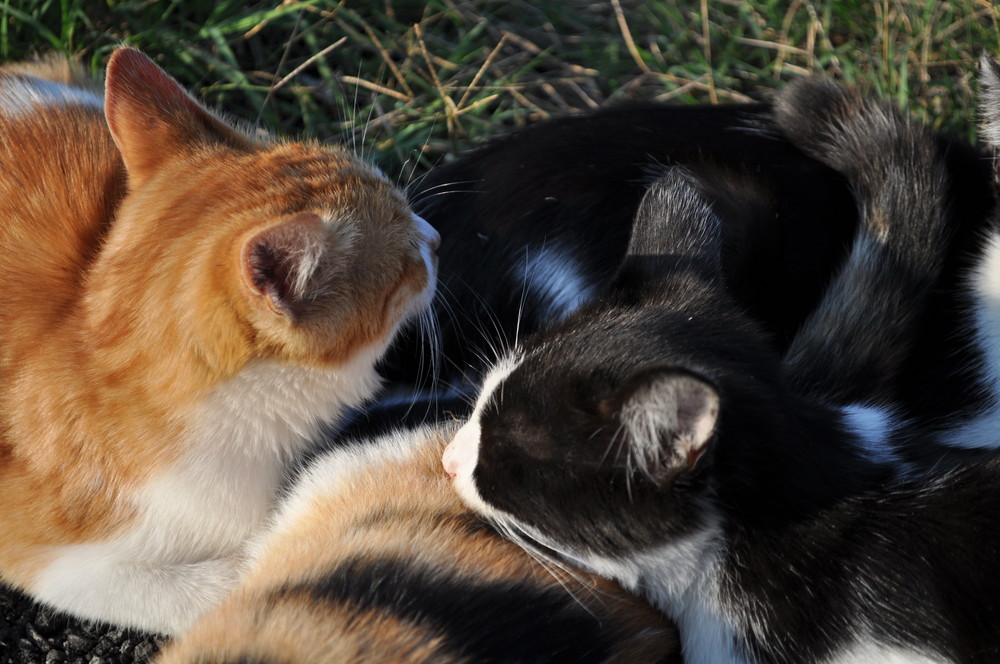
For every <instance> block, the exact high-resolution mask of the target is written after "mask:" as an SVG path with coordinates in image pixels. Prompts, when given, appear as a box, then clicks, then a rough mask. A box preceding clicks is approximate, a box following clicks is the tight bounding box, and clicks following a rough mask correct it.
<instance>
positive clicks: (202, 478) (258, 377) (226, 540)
mask: <svg viewBox="0 0 1000 664" xmlns="http://www.w3.org/2000/svg"><path fill="white" fill-rule="evenodd" d="M374 355H375V353H374V352H373V353H372V356H371V357H361V358H357V359H356V360H355V361H354V362H353V363H351V364H350V365H347V366H345V367H340V368H337V369H328V370H318V369H307V368H301V367H290V366H283V365H278V364H276V363H258V364H256V365H253V366H251V367H249V368H248V369H246V370H244V371H243V372H242V373H241V374H240V375H238V376H237V377H235V378H234V379H233V380H231V381H229V382H227V383H225V384H223V385H221V386H219V387H218V388H216V389H215V390H214V391H213V392H212V393H211V394H210V395H209V396H208V397H207V398H206V399H205V400H204V402H203V403H202V404H201V406H200V407H199V408H198V409H197V410H196V412H195V413H194V414H193V416H191V418H190V422H189V424H188V426H187V436H186V440H184V441H179V446H180V447H181V449H183V452H182V453H181V455H180V457H179V458H178V459H177V460H176V461H175V462H174V463H172V464H171V465H170V466H169V467H166V468H164V469H162V470H159V471H158V472H153V473H152V474H151V477H150V479H149V480H148V481H147V482H146V483H145V484H143V485H142V486H140V487H137V489H136V490H135V491H134V492H133V493H132V494H131V495H130V496H125V497H123V498H126V499H128V500H129V501H130V502H131V503H132V505H133V506H134V507H135V509H136V511H137V513H138V516H137V518H136V519H135V521H134V522H133V523H132V525H131V526H130V527H128V528H127V529H126V530H125V531H123V532H121V533H119V534H118V535H117V536H116V537H114V538H113V539H111V540H107V541H102V542H92V543H86V544H78V545H72V546H67V547H62V548H61V549H59V550H58V551H56V552H54V555H53V558H52V562H50V563H49V564H48V565H47V566H46V567H44V568H43V569H42V571H41V573H40V574H39V575H38V577H37V578H36V581H35V583H34V584H33V586H32V587H31V589H30V590H31V592H32V594H34V595H35V596H36V597H37V598H39V599H40V600H42V601H46V602H49V603H51V604H53V605H54V606H57V607H59V608H61V609H64V610H69V611H71V612H73V613H76V614H77V615H82V616H84V617H88V618H94V619H98V620H105V621H110V622H115V623H119V624H123V625H131V626H134V627H139V628H142V629H147V630H152V631H158V632H163V633H168V634H175V633H178V632H180V631H182V630H183V629H184V628H186V627H187V626H188V625H189V624H190V623H191V621H193V620H194V619H195V618H197V616H198V615H200V614H201V613H202V612H204V611H205V610H207V609H208V608H210V607H211V606H212V605H214V604H215V603H216V602H217V601H219V600H220V599H221V598H222V596H223V595H224V594H225V592H226V591H227V590H228V589H229V588H231V587H232V586H233V585H234V584H235V582H236V579H237V576H238V574H239V571H240V568H241V566H242V564H243V557H244V553H245V552H244V548H245V546H246V543H247V541H248V540H249V539H250V538H252V537H253V536H254V535H255V534H256V533H257V532H258V530H259V529H260V528H261V527H262V526H263V524H264V523H265V521H266V519H267V516H268V513H269V512H270V510H271V508H272V506H273V501H274V497H275V492H276V491H277V487H278V485H279V482H280V481H281V479H282V475H283V472H284V468H285V464H286V462H287V460H288V458H289V456H290V455H291V454H294V453H295V452H296V451H299V450H301V449H302V448H303V447H304V446H305V445H307V444H308V443H309V441H310V440H312V439H313V438H314V437H315V436H316V434H317V433H318V430H319V427H320V426H321V425H322V423H323V422H324V421H327V420H330V419H333V418H335V417H337V416H338V415H339V414H340V413H341V411H342V410H343V408H344V407H345V406H351V405H357V404H358V403H360V402H361V401H363V400H364V399H365V398H366V397H367V396H368V395H370V394H371V393H372V392H373V391H374V389H375V387H376V386H377V380H378V379H377V376H376V374H375V372H374V371H373V369H372V364H373V362H374Z"/></svg>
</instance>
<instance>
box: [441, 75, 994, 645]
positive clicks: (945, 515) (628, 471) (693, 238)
mask: <svg viewBox="0 0 1000 664" xmlns="http://www.w3.org/2000/svg"><path fill="white" fill-rule="evenodd" d="M991 71H992V72H993V74H994V75H995V74H996V70H995V69H993V70H991ZM987 78H988V80H991V81H993V83H994V86H993V87H992V88H991V90H990V92H988V93H987V94H988V95H989V97H988V98H989V99H998V98H1000V97H998V94H1000V93H998V92H997V88H996V86H995V81H996V80H998V79H989V74H988V75H987ZM817 99H820V100H823V103H822V104H816V103H815V102H816V100H817ZM783 103H784V104H785V106H784V108H783V110H779V113H778V117H779V120H780V119H781V118H782V117H783V118H784V122H785V126H786V127H787V128H788V129H789V132H790V135H791V136H792V137H793V139H794V140H796V141H798V142H800V144H804V145H808V146H811V147H812V149H813V152H814V153H815V154H833V155H835V156H834V157H832V158H833V159H836V158H837V157H836V155H840V156H849V154H850V152H849V151H853V154H854V155H855V156H856V159H855V160H849V159H844V160H843V161H842V163H841V166H842V167H844V170H845V173H846V175H847V177H848V179H849V180H850V181H851V182H852V185H853V186H854V189H855V191H856V193H857V194H858V195H859V199H860V200H859V209H860V212H861V225H862V229H863V230H862V232H861V233H860V234H859V236H858V239H857V240H856V242H855V252H854V253H853V254H852V260H854V261H856V262H859V264H861V265H862V266H863V265H864V263H865V260H866V257H872V256H877V255H881V256H882V257H884V256H885V255H886V254H885V253H884V252H883V253H880V251H879V250H878V246H877V245H878V243H879V242H882V241H884V242H886V243H888V244H893V245H894V246H898V247H901V248H905V247H906V246H907V243H912V242H914V241H917V240H919V241H920V242H924V241H927V242H933V241H934V239H935V238H940V237H942V236H943V235H946V232H945V231H943V230H942V228H941V225H942V224H945V223H947V222H946V219H945V218H946V217H947V216H948V214H949V213H950V211H948V210H946V209H945V207H944V206H945V205H946V204H947V203H946V199H947V196H946V194H945V190H946V189H947V188H948V186H949V184H948V168H947V163H946V162H947V160H946V159H943V158H942V155H941V152H940V151H939V150H938V149H937V148H936V146H935V143H936V141H935V138H934V137H933V136H932V135H930V134H929V133H928V132H927V131H926V129H924V128H921V127H920V126H918V125H915V124H911V123H909V122H907V121H906V120H905V119H902V118H900V117H899V116H898V115H896V114H895V113H893V112H892V111H891V110H890V109H886V108H885V107H882V106H880V105H877V104H873V103H870V102H866V101H864V100H861V99H860V98H859V97H857V96H854V95H852V94H849V93H845V92H843V91H840V90H839V89H837V88H835V87H832V86H830V85H829V84H823V83H816V82H810V83H805V84H803V85H800V86H795V87H793V88H792V89H791V91H790V92H788V93H787V94H786V96H785V101H784V102H783ZM991 103H993V104H994V105H996V101H993V102H991ZM795 117H800V118H808V119H809V123H808V124H806V123H804V122H792V120H793V119H794V118H795ZM995 122H996V123H997V124H995V125H993V126H994V127H1000V119H996V120H995ZM800 129H801V130H802V131H801V132H800V131H798V130H800ZM851 162H852V163H851ZM900 178H902V179H900ZM900 182H912V183H920V184H919V187H916V188H914V187H907V186H900V184H899V183H900ZM719 226H720V221H719V218H718V217H717V216H716V214H715V213H714V212H713V211H712V209H711V208H710V207H709V206H708V204H707V203H706V202H705V201H704V199H703V197H702V196H701V195H700V193H699V192H698V191H697V189H696V187H695V186H694V185H693V183H692V179H691V177H690V175H688V174H686V173H684V172H682V171H672V172H670V173H668V175H667V177H666V178H664V179H661V180H660V181H659V182H658V183H657V184H656V185H655V186H654V187H653V188H652V189H651V190H650V191H649V192H648V193H647V195H646V197H645V199H644V201H643V204H642V206H641V208H640V211H639V214H638V217H637V221H636V225H635V228H634V230H633V237H632V239H631V241H630V244H629V249H628V253H627V255H626V258H625V260H624V262H623V263H622V265H621V267H620V269H619V271H618V274H617V276H616V278H615V280H614V282H613V284H612V286H611V287H610V288H609V290H608V292H607V293H606V294H605V295H603V296H602V297H601V298H600V299H599V300H597V301H595V302H594V303H592V304H590V305H588V306H585V307H583V308H581V309H580V310H579V311H578V312H576V313H575V314H573V315H572V316H570V317H568V318H566V319H565V320H564V321H563V322H562V323H560V324H558V325H555V326H553V327H552V328H550V329H548V330H546V331H545V332H543V333H541V334H538V335H535V336H533V337H531V338H529V339H526V340H525V341H524V343H523V344H522V345H521V346H520V348H518V349H516V350H515V351H514V352H513V353H511V354H509V355H508V356H507V357H506V358H505V359H504V360H502V361H501V362H500V363H499V364H498V365H497V366H496V367H495V368H494V369H493V371H492V372H491V373H490V374H489V375H488V377H487V379H486V381H485V384H484V387H483V390H482V393H481V395H480V398H479V400H478V402H477V404H476V407H475V410H474V412H473V414H472V417H471V419H470V420H469V422H468V424H466V425H465V426H464V427H463V428H462V430H461V431H460V432H459V433H458V435H457V436H456V437H455V439H454V440H453V442H452V443H451V445H450V446H449V448H448V450H447V451H446V453H445V455H444V459H443V463H444V466H445V469H446V471H447V472H448V473H449V474H450V475H452V476H453V477H454V485H455V487H456V489H457V490H458V492H459V494H460V495H461V496H462V497H463V499H464V500H465V501H466V502H467V503H468V504H469V505H470V506H471V507H473V508H474V509H476V510H477V511H478V512H480V513H481V514H483V515H484V516H486V517H488V518H490V519H491V520H492V521H494V522H495V523H497V524H499V525H500V527H501V528H502V529H504V530H505V531H506V532H508V533H510V534H511V535H512V536H513V537H515V538H517V539H519V540H520V541H521V542H522V543H523V544H524V545H525V546H527V547H529V548H531V549H534V550H536V551H538V552H541V553H545V554H547V555H550V556H554V557H557V558H563V559H567V560H571V561H573V562H574V563H576V564H579V565H581V566H583V567H585V568H588V569H590V570H592V571H595V572H597V573H599V574H602V575H604V576H607V577H610V578H613V579H615V580H617V581H619V582H620V583H621V584H622V585H624V586H625V587H627V588H630V589H632V590H633V591H635V592H638V593H641V594H643V595H645V596H646V597H647V598H648V599H649V600H650V601H651V602H653V603H654V604H655V605H656V606H658V607H659V608H660V609H661V610H663V611H664V612H665V613H666V614H667V615H668V616H670V617H672V618H673V619H675V620H676V621H677V623H678V625H679V627H680V629H681V635H682V641H683V650H684V657H685V661H687V662H689V664H698V663H702V662H703V663H706V664H708V663H712V664H722V663H729V662H732V663H736V662H739V663H760V664H763V663H777V662H781V663H789V664H791V663H796V664H799V663H810V662H815V663H824V664H848V663H850V664H855V663H861V662H889V663H892V664H903V663H907V664H932V663H934V664H937V663H943V662H994V661H997V660H998V658H1000V575H997V574H996V573H995V571H994V567H995V565H996V563H997V551H1000V455H998V454H997V453H992V452H984V453H982V455H981V458H979V459H978V461H977V462H976V463H963V461H965V460H966V459H965V457H964V456H963V455H959V454H950V453H949V450H948V449H946V448H942V447H940V446H939V445H938V443H939V442H941V438H940V436H939V435H937V434H936V432H931V433H926V434H920V433H919V431H917V430H915V429H912V428H906V427H903V426H902V425H900V424H899V423H898V422H897V421H896V420H895V419H894V418H893V417H892V414H891V413H890V412H888V411H883V410H879V409H877V408H872V407H871V406H870V404H867V403H866V404H864V405H863V406H856V405H854V404H851V403H846V402H847V401H849V399H848V397H849V396H850V395H849V394H847V393H842V392H841V391H840V387H841V385H840V384H838V383H832V384H830V387H829V389H830V392H829V393H828V394H809V395H805V396H804V395H803V394H802V393H801V392H802V390H801V389H800V387H799V386H800V385H808V383H809V380H811V378H812V377H817V378H819V379H820V380H822V379H823V377H824V376H826V375H828V372H829V371H830V367H829V366H827V365H825V364H824V363H822V362H811V361H805V360H798V359H796V352H795V347H794V344H793V348H792V352H791V353H790V354H789V357H788V361H787V364H786V363H783V362H782V359H781V358H780V356H779V355H778V354H777V353H775V351H774V350H773V348H772V347H771V345H770V344H769V342H768V340H767V336H766V335H765V334H763V333H762V332H761V330H760V328H759V326H758V325H757V324H755V322H754V321H753V320H752V319H751V318H750V317H749V316H748V315H747V314H745V313H744V312H743V311H742V310H741V308H740V307H739V306H738V304H737V303H736V301H735V299H734V298H733V297H732V294H731V293H730V289H729V288H728V287H727V286H726V284H725V278H724V273H723V271H722V269H721V268H720V255H721V250H720V241H719ZM900 227H901V228H904V229H906V230H905V231H904V232H899V228H900ZM897 243H898V244H897ZM942 244H947V243H942ZM991 244H992V242H988V243H987V246H989V245H991ZM997 244H998V246H1000V242H998V243H997ZM861 245H866V246H867V247H868V251H863V250H859V249H858V247H859V246H861ZM942 251H944V247H942ZM998 251H1000V250H998ZM891 253H892V252H891V251H890V252H889V254H891ZM989 253H990V252H989V251H987V252H986V258H987V259H988V258H989ZM932 254H933V249H932V250H931V255H932ZM898 255H899V254H897V256H898ZM998 255H1000V254H998ZM932 257H933V256H932ZM910 258H911V259H912V258H914V255H912V254H911V255H910ZM937 260H938V262H936V263H934V264H932V265H931V266H930V271H931V272H934V270H940V271H945V270H946V269H948V268H947V265H946V263H947V260H948V258H947V257H944V258H941V257H940V256H938V257H937ZM987 263H988V260H987ZM935 266H936V267H935ZM942 266H944V267H942ZM849 269H851V263H850V262H849V263H848V266H847V268H845V273H844V274H842V275H841V277H840V278H839V281H836V282H834V288H845V287H846V285H848V284H849V283H850V277H849V275H847V274H846V270H849ZM977 274H980V275H982V278H980V279H979V280H978V281H974V284H976V285H982V286H984V287H985V285H986V284H987V283H990V282H993V283H1000V278H997V279H991V276H990V275H991V274H992V275H994V276H996V272H995V271H993V272H990V270H989V268H988V267H983V268H982V269H981V270H980V272H978V273H977ZM878 278H882V279H884V278H888V279H900V280H903V281H906V282H907V283H908V284H909V285H907V284H890V285H891V286H892V289H893V290H892V292H893V293H896V294H900V293H906V292H908V290H907V289H908V288H911V287H912V289H913V290H912V292H913V293H915V295H916V297H917V298H918V299H920V300H925V299H927V298H931V297H932V295H933V290H934V289H933V287H931V288H928V287H927V283H924V282H922V281H921V279H922V276H921V275H912V274H909V273H907V272H905V271H903V272H889V273H884V274H882V276H881V277H878ZM933 282H934V278H933V276H932V278H931V279H930V282H929V283H933ZM978 296H979V293H977V297H978ZM862 299H863V300H864V301H867V299H870V298H862ZM980 302H981V306H980V309H981V310H983V311H985V310H986V309H988V304H987V303H985V302H984V301H983V300H982V299H981V300H980ZM833 304H834V305H836V303H835V302H834V303H833ZM837 306H839V305H837ZM834 308H837V307H836V306H834ZM987 314H988V312H987ZM824 315H825V314H824V313H823V312H822V311H821V312H820V313H819V314H817V316H818V317H819V318H817V320H819V319H821V318H822V316H824ZM891 315H892V310H891V309H886V310H882V311H878V312H876V318H881V319H882V320H890V319H891ZM984 315H985V314H984ZM907 316H908V314H907V315H906V316H904V317H903V319H902V322H901V323H900V324H899V325H898V326H896V330H895V332H892V331H890V333H889V335H888V336H885V335H882V336H880V335H879V334H875V335H874V338H877V339H880V343H884V342H886V341H887V339H892V338H893V337H892V335H893V334H896V333H905V331H906V330H912V329H913V328H914V325H915V322H914V321H915V319H913V318H912V317H907ZM984 320H985V319H984ZM808 328H809V326H808V325H807V326H806V332H807V333H809V334H810V335H812V336H811V337H809V338H806V340H805V341H801V342H799V343H801V344H804V346H803V347H802V348H803V349H808V348H809V347H810V345H812V348H826V349H827V350H830V349H832V348H833V344H832V342H831V340H830V339H825V340H824V339H823V338H822V335H820V334H814V333H812V332H809V329H808ZM848 329H849V326H848ZM985 329H986V326H981V327H980V330H985ZM995 329H1000V327H997V328H995ZM980 334H986V332H985V331H984V332H981V333H980ZM861 338H862V339H863V338H865V337H864V335H862V337H861ZM847 341H848V346H850V345H851V344H854V345H857V344H858V343H859V340H858V338H849V339H848V340H847ZM902 341H906V339H905V338H904V339H902ZM913 352H914V349H913V348H910V349H905V350H904V351H903V352H901V353H900V354H898V355H897V356H895V357H894V358H890V361H889V364H888V366H887V367H885V368H884V370H885V371H887V372H889V373H894V374H899V373H900V372H901V371H902V370H901V369H900V364H901V363H903V364H905V362H906V358H907V357H912V355H913ZM986 357H988V354H987V355H986ZM844 366H846V367H848V368H849V369H850V370H851V371H855V372H856V373H857V375H858V376H862V375H864V369H865V367H864V366H862V365H854V364H852V362H851V360H846V361H845V362H844ZM789 374H791V375H789ZM876 377H878V376H877V375H876ZM822 389H823V388H822V387H819V388H817V390H818V391H820V392H821V391H822ZM806 391H807V392H808V391H809V390H806ZM876 391H877V390H876ZM839 402H844V403H843V404H842V405H839V406H838V405H831V403H833V404H837V403H839ZM984 417H985V415H984ZM901 432H902V433H904V434H905V436H907V439H905V440H903V439H900V438H899V436H900V435H901ZM921 435H923V438H921ZM944 442H949V443H950V442H951V441H947V440H946V441H944ZM925 445H926V446H927V447H930V448H934V449H936V450H937V452H936V454H937V456H936V458H935V462H934V463H927V464H925V465H921V466H915V465H913V464H911V463H909V462H905V461H901V459H900V455H899V452H898V450H899V449H900V448H901V447H914V448H919V447H923V446H925Z"/></svg>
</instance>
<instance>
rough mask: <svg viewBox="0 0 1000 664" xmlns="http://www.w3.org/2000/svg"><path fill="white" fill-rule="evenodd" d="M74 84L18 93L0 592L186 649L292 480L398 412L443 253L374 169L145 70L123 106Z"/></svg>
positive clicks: (3, 323) (6, 265)
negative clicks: (332, 434) (408, 330)
mask: <svg viewBox="0 0 1000 664" xmlns="http://www.w3.org/2000/svg"><path fill="white" fill-rule="evenodd" d="M57 69H58V68H56V67H54V66H51V65H48V66H40V67H35V68H28V69H23V68H21V69H18V70H17V71H15V70H7V71H3V72H0V533H2V537H0V580H3V581H5V582H8V583H11V584H13V585H15V586H17V587H19V588H22V589H24V590H26V591H27V592H29V593H30V594H31V595H33V596H34V597H36V598H37V599H39V600H41V601H44V602H47V603H49V604H51V605H53V606H55V607H58V608H60V609H63V610H67V611H70V612H72V613H74V614H76V615H79V616H82V617H85V618H92V619H98V620H103V621H109V622H114V623H119V624H123V625H130V626H135V627H140V628H143V629H147V630H154V631H159V632H164V633H177V632H178V631H180V630H182V629H183V628H184V627H185V626H187V625H188V624H189V623H190V622H191V621H192V620H193V619H194V618H195V617H196V616H198V615H199V614H200V613H202V612H203V611H204V610H205V609H207V608H208V607H210V606H211V605H213V604H214V603H215V602H217V601H218V600H219V599H220V598H221V597H222V595H223V594H224V593H225V591H226V590H228V588H229V587H231V586H232V584H233V583H234V582H235V579H236V577H237V575H238V572H239V569H240V567H241V565H242V560H243V548H244V543H245V541H246V540H247V538H248V537H249V536H251V535H252V534H254V533H255V531H256V529H257V528H258V526H259V525H260V524H261V523H262V522H263V521H264V519H265V518H266V516H267V514H268V510H269V509H270V507H271V506H272V500H273V498H274V494H275V491H276V487H277V485H278V483H279V481H280V480H281V477H282V473H283V471H284V467H285V464H286V462H287V460H288V458H289V456H290V455H292V454H293V453H295V452H296V451H297V450H300V449H301V448H303V446H304V445H305V444H306V443H307V442H308V441H309V440H310V438H311V437H312V436H314V435H315V433H316V432H317V430H318V428H319V427H320V425H321V424H322V423H323V422H325V421H327V420H330V419H333V418H335V417H337V415H338V414H339V413H340V412H341V411H343V409H344V408H345V407H349V406H354V405H357V404H359V403H360V402H361V401H363V400H364V399H365V398H367V397H368V396H369V395H371V394H372V392H373V391H374V390H375V389H376V387H377V384H378V377H377V375H376V374H375V371H374V368H373V364H374V362H375V361H376V360H377V358H378V357H379V356H380V355H381V353H382V352H383V350H384V349H385V348H386V345H387V344H388V342H389V341H390V339H391V338H392V336H393V334H394V333H395V331H396V329H397V328H398V327H399V326H400V324H401V323H402V322H403V321H404V320H406V319H407V318H409V317H410V316H411V315H413V314H414V313H415V312H417V311H420V310H422V309H423V308H424V307H426V305H427V304H428V303H429V301H430V299H431V297H432V293H433V290H434V284H435V271H436V259H435V258H434V251H435V249H436V247H437V244H438V236H437V233H436V232H435V231H434V230H433V229H432V228H430V226H428V225H427V224H426V222H424V221H423V220H421V219H420V218H418V217H415V216H414V215H413V214H412V212H411V211H410V209H409V208H408V206H407V203H406V201H405V200H404V198H403V196H402V195H401V193H400V192H399V191H398V190H397V189H396V188H395V187H394V186H392V185H391V184H389V183H388V182H386V181H385V179H384V178H383V177H382V176H381V175H380V174H379V173H377V172H375V171H374V170H373V169H372V168H370V167H368V166H366V165H365V164H363V163H362V162H360V161H359V160H358V159H357V158H355V157H353V156H352V155H350V154H348V153H346V152H345V151H342V150H339V149H330V148H323V147H318V146H314V145H308V144H303V143H285V142H279V141H276V140H273V139H270V138H268V137H264V136H260V135H256V134H248V133H244V132H242V131H239V130H237V129H234V128H232V127H231V126H229V125H227V124H225V123H224V122H222V121H221V120H220V119H219V118H217V117H216V116H215V115H213V114H211V113H210V112H208V111H206V110H205V109H204V108H202V107H201V106H199V105H198V104H197V102H195V101H194V100H193V99H192V98H191V97H190V96H189V95H188V94H187V93H186V92H185V91H184V90H183V89H182V88H181V87H180V86H179V85H178V84H177V83H176V82H175V81H174V80H173V79H171V78H170V77H169V76H168V75H167V74H165V73H164V72H163V71H162V70H161V69H159V68H158V67H157V66H156V65H155V64H153V63H152V62H151V61H150V60H149V59H147V58H146V57H145V56H143V55H142V54H140V53H139V52H137V51H135V50H131V49H120V50H118V51H117V52H115V54H114V55H113V56H112V58H111V61H110V63H109V65H108V70H107V79H106V83H105V92H104V96H103V99H102V97H101V95H100V94H99V93H95V92H94V91H93V90H90V89H87V86H79V85H78V83H77V79H75V78H74V77H73V76H72V75H69V74H67V73H66V72H67V71H68V70H67V69H66V68H65V67H63V68H62V70H61V71H57ZM32 74H40V75H41V76H37V75H32ZM46 79H48V80H46Z"/></svg>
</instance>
